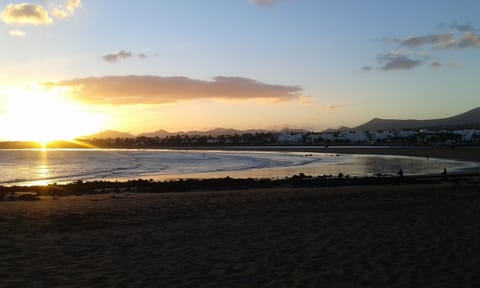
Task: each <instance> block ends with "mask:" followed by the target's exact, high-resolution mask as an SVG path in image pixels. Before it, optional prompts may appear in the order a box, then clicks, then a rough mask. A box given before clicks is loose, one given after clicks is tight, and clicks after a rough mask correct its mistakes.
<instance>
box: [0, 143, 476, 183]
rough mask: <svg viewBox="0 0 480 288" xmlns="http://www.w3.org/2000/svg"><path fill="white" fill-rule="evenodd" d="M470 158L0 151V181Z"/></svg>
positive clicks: (427, 163) (281, 171) (272, 173)
mask: <svg viewBox="0 0 480 288" xmlns="http://www.w3.org/2000/svg"><path fill="white" fill-rule="evenodd" d="M472 165H473V164H472V163H466V162H459V161H449V160H441V159H426V158H416V157H402V156H376V155H343V154H341V155H338V154H323V153H298V152H255V151H241V152H237V151H214V150H209V151H206V150H201V151H200V150H199V151H194V150H193V151H192V150H188V151H181V150H131V149H129V150H127V149H46V150H42V149H26V150H0V185H33V184H51V183H58V184H61V183H68V182H72V181H78V180H82V181H88V180H128V179H139V178H142V179H155V180H165V179H179V178H199V177H200V178H206V177H226V176H231V177H253V178H281V177H286V176H292V175H295V174H298V173H305V174H307V175H313V176H318V175H338V173H343V174H344V175H351V176H368V175H372V174H375V173H382V174H391V175H395V174H396V173H397V171H398V170H399V169H400V168H402V170H403V171H404V173H405V175H414V174H415V175H417V174H439V173H440V172H441V171H442V170H443V168H447V169H448V170H449V171H452V172H453V171H457V170H459V169H463V168H468V167H470V166H472Z"/></svg>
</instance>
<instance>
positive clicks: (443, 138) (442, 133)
mask: <svg viewBox="0 0 480 288" xmlns="http://www.w3.org/2000/svg"><path fill="white" fill-rule="evenodd" d="M79 140H80V141H81V142H82V143H86V144H88V145H91V146H94V147H123V148H125V147H133V148H139V147H171V146H282V145H287V146H298V145H315V146H331V145H427V146H454V145H475V144H478V143H480V129H466V130H436V131H435V130H426V129H420V130H383V131H336V132H304V131H302V132H282V133H278V132H260V133H245V134H234V135H217V136H213V135H181V134H178V135H174V136H166V137H163V138H161V137H146V136H139V137H135V138H133V137H132V138H121V137H117V138H89V139H79Z"/></svg>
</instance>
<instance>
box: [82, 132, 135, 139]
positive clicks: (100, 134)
mask: <svg viewBox="0 0 480 288" xmlns="http://www.w3.org/2000/svg"><path fill="white" fill-rule="evenodd" d="M78 138H84V139H94V138H97V139H109V138H135V135H133V134H130V133H126V132H119V131H115V130H105V131H102V132H98V133H95V134H92V135H85V136H81V137H78Z"/></svg>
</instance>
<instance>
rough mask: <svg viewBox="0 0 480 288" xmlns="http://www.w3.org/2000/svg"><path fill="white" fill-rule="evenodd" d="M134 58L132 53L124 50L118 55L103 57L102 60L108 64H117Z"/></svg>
mask: <svg viewBox="0 0 480 288" xmlns="http://www.w3.org/2000/svg"><path fill="white" fill-rule="evenodd" d="M132 56H133V54H132V52H128V51H123V50H122V51H120V52H117V53H112V54H107V55H103V56H102V59H103V60H105V61H106V62H108V63H115V62H117V61H118V60H125V59H128V58H131V57H132Z"/></svg>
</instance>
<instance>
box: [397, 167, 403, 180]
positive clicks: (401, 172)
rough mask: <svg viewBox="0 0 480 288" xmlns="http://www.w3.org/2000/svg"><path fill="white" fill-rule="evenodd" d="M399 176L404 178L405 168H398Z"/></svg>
mask: <svg viewBox="0 0 480 288" xmlns="http://www.w3.org/2000/svg"><path fill="white" fill-rule="evenodd" d="M398 177H400V178H403V170H402V168H400V169H399V170H398Z"/></svg>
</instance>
